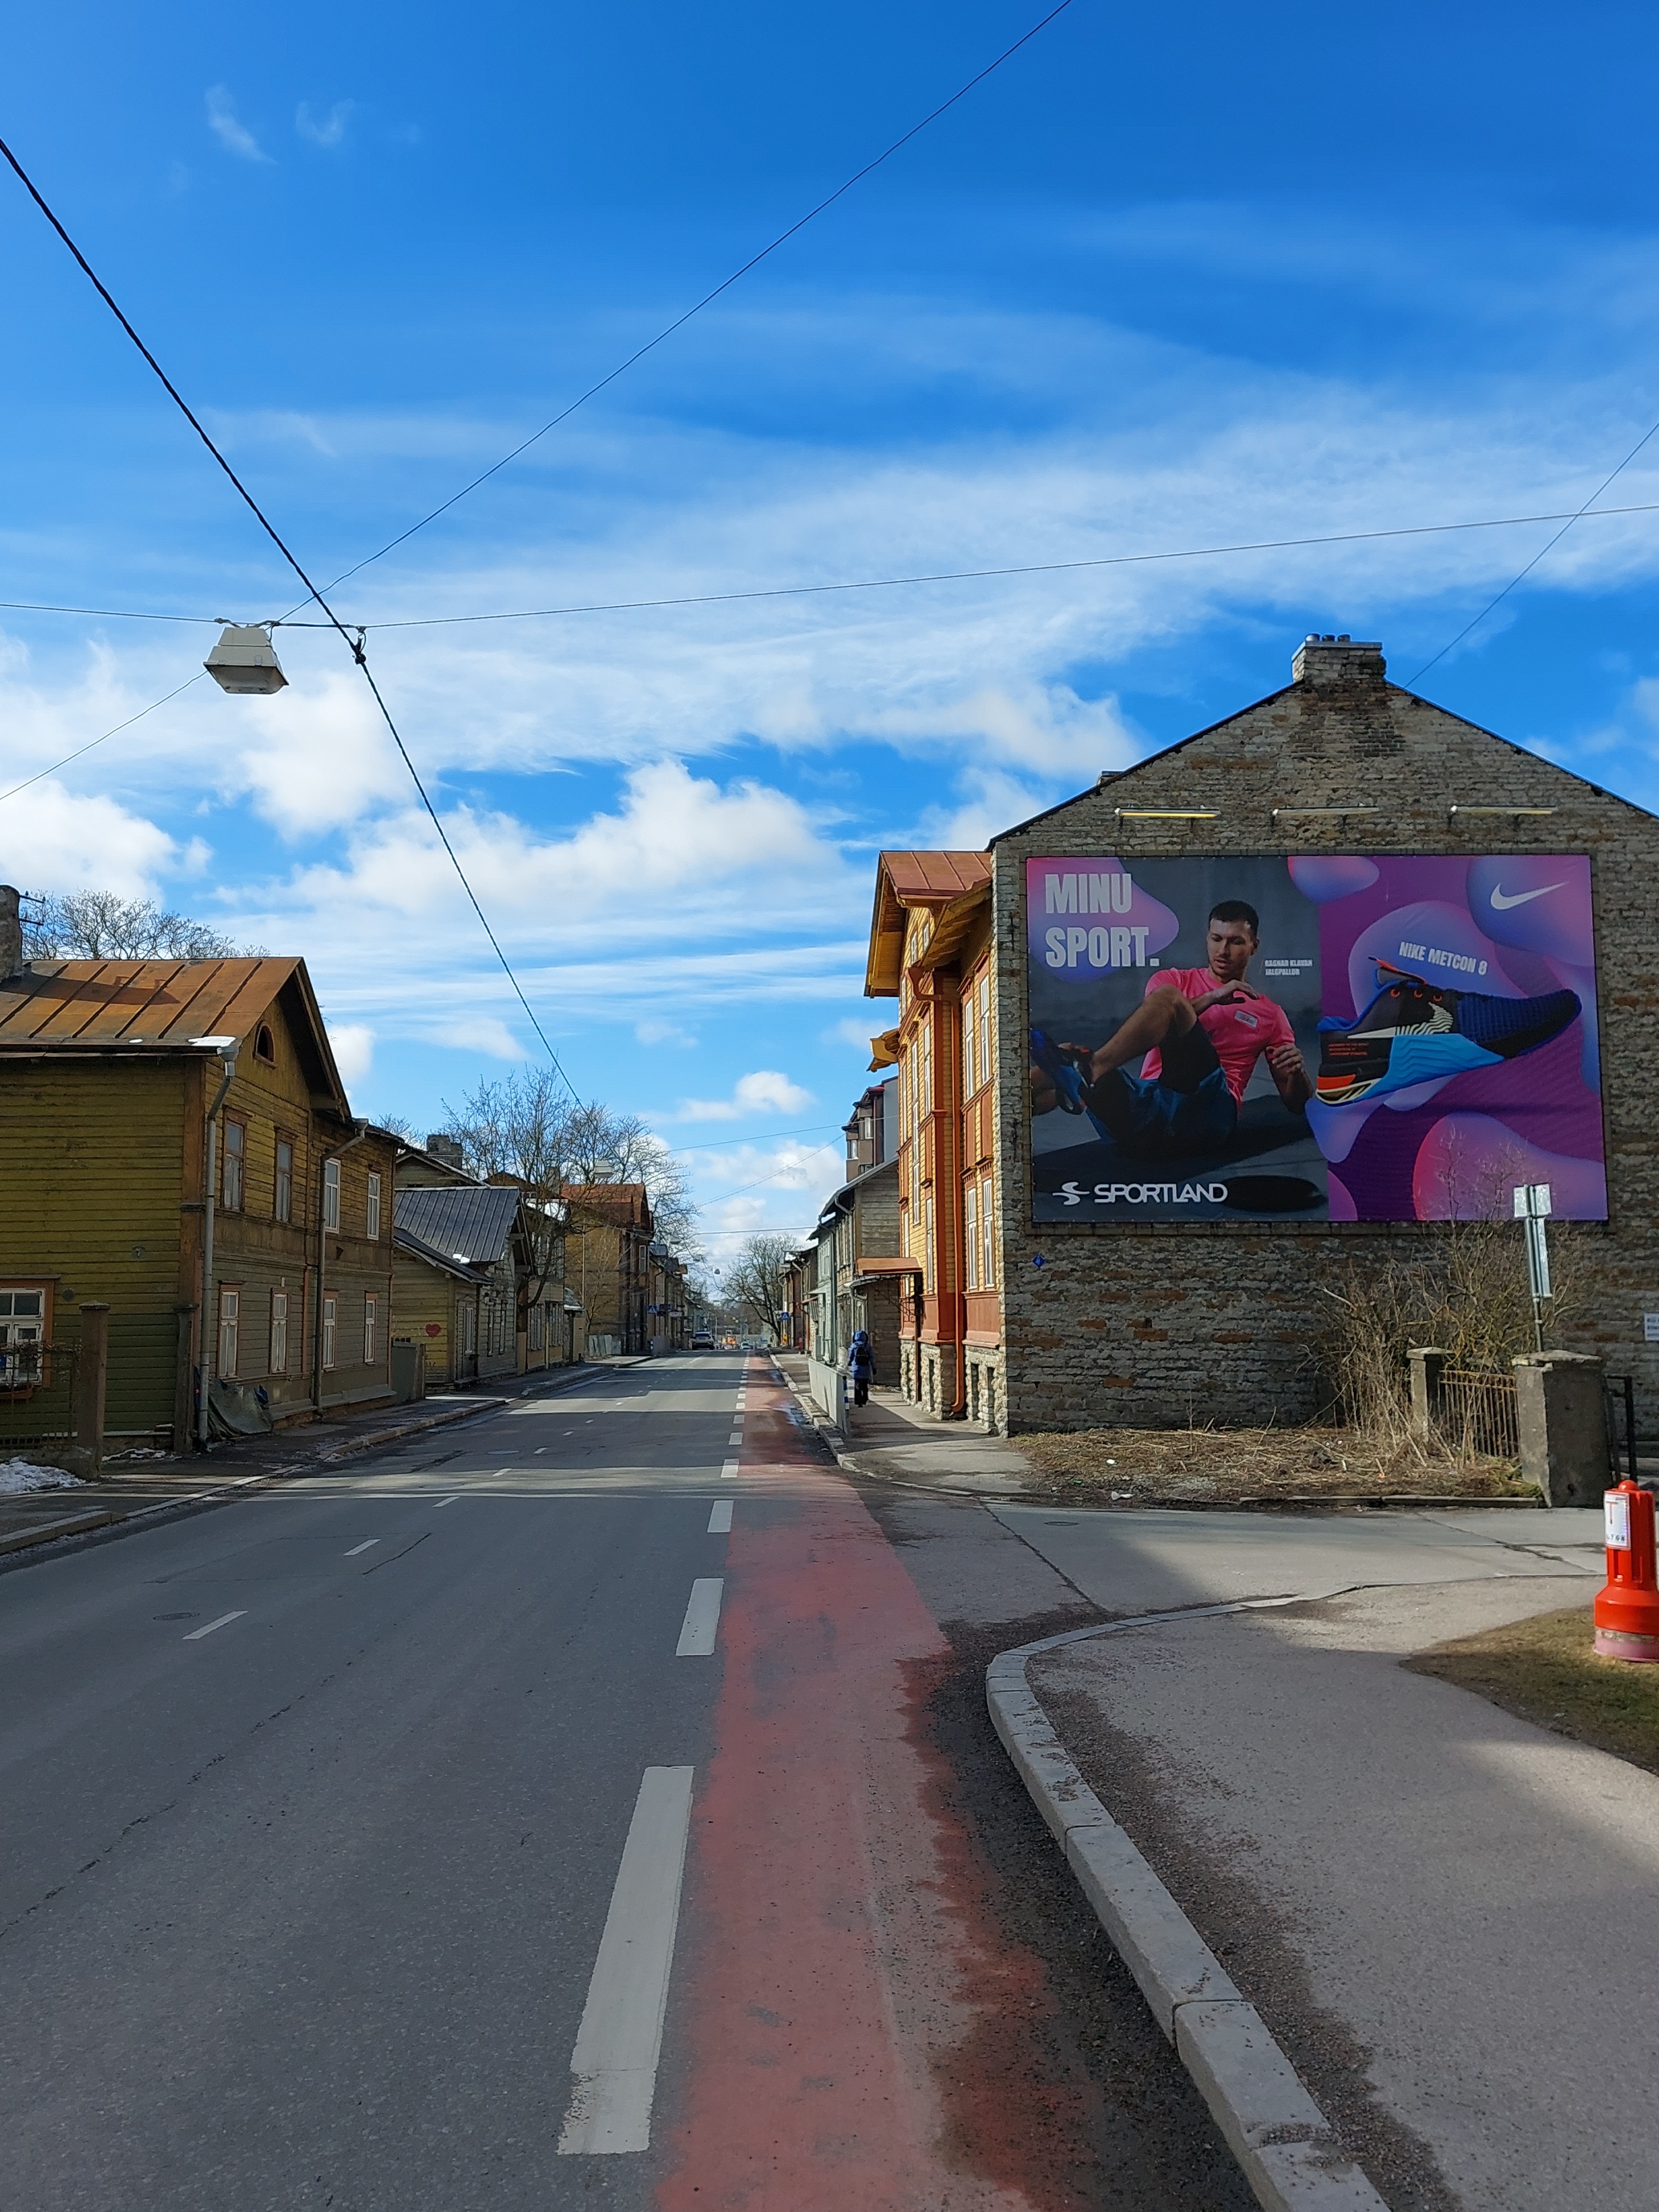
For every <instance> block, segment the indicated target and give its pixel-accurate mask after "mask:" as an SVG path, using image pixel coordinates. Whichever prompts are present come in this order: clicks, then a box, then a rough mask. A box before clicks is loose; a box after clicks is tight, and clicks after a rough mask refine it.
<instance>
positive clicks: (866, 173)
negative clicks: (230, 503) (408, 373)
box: [19, 0, 1072, 613]
mask: <svg viewBox="0 0 1659 2212" xmlns="http://www.w3.org/2000/svg"><path fill="white" fill-rule="evenodd" d="M1071 4H1072V0H1060V5H1059V6H1058V7H1057V8H1051V9H1049V10H1048V14H1047V15H1043V16H1042V17H1041V18H1039V20H1038V21H1036V22H1035V23H1033V24H1032V26H1031V27H1030V30H1029V31H1024V32H1022V33H1021V34H1020V36H1019V37H1018V38H1017V39H1016V40H1014V43H1013V44H1012V46H1005V47H1004V48H1003V50H1002V52H1000V54H999V55H998V56H997V57H996V58H995V60H994V61H989V62H987V63H986V64H985V66H984V68H983V69H981V70H976V71H975V74H974V75H973V76H970V77H969V80H968V82H967V83H966V84H964V85H961V86H959V87H958V88H957V90H956V91H955V92H953V93H952V94H951V97H950V98H949V99H948V100H941V101H940V102H939V106H937V107H935V108H933V109H931V110H930V111H929V112H928V113H927V114H926V115H924V116H923V117H922V118H921V122H920V123H913V124H912V125H910V128H909V129H908V131H905V132H904V133H903V134H902V137H897V138H895V139H894V141H893V143H892V144H891V145H890V146H885V147H884V148H883V149H882V150H881V152H880V153H879V154H878V155H876V156H875V158H874V160H873V161H866V163H865V164H864V167H862V168H861V169H854V172H853V173H852V175H851V176H850V177H848V179H846V181H845V182H844V183H843V184H839V185H836V189H835V191H833V192H830V193H829V194H828V195H827V196H826V197H824V198H823V199H821V200H820V201H819V202H818V203H817V206H816V207H811V208H808V210H806V212H805V215H803V216H797V217H796V218H795V220H794V222H792V223H791V224H790V225H789V228H787V230H781V231H780V232H779V233H778V234H777V236H776V237H775V239H774V240H772V242H771V244H770V245H769V246H762V248H761V249H760V252H758V253H751V254H750V257H749V258H748V260H747V261H745V262H744V263H743V264H741V266H740V267H738V268H736V269H734V270H732V273H731V275H730V276H726V277H722V278H721V280H720V283H718V284H716V285H715V287H714V289H713V291H711V292H705V293H704V294H703V295H702V299H700V300H698V301H695V302H694V303H693V305H692V306H690V307H687V308H686V309H685V311H684V313H682V314H678V315H676V316H675V318H674V319H673V321H672V322H671V323H665V324H664V325H663V327H662V328H661V330H659V331H658V332H657V334H656V336H655V337H651V338H647V340H646V342H645V343H644V344H643V345H641V346H636V347H635V349H634V351H633V352H632V353H630V354H629V356H628V358H627V359H626V360H625V361H619V362H617V366H616V367H615V368H613V369H610V370H608V371H607V372H606V374H605V375H603V376H602V377H600V378H599V380H598V381H597V383H593V384H590V385H589V386H588V387H587V389H586V392H579V393H578V394H577V395H576V397H575V398H574V399H573V400H572V401H571V402H570V404H569V405H568V406H567V407H562V408H561V409H560V410H559V411H558V413H557V414H556V415H555V416H552V417H550V420H549V421H547V422H544V423H543V424H542V427H541V428H540V429H539V430H532V433H531V435H529V437H527V438H524V439H521V440H520V442H519V443H518V444H517V445H516V446H514V447H513V450H512V452H511V453H503V454H502V455H501V459H500V460H499V461H495V462H492V463H491V465H490V466H489V468H487V469H485V470H484V471H483V473H482V474H481V475H479V476H476V477H473V478H472V481H471V483H464V484H463V485H462V486H461V488H460V489H459V491H458V492H453V493H452V494H451V495H450V496H449V497H448V498H447V500H445V501H442V503H441V505H440V506H437V507H434V508H433V510H432V512H431V513H430V514H423V515H422V517H421V519H420V520H419V521H418V522H411V523H410V526H409V527H408V529H407V530H400V531H399V532H398V535H397V536H396V537H395V538H388V540H387V541H386V544H384V545H382V546H381V547H380V550H379V552H377V553H366V554H365V555H364V556H363V558H362V560H361V561H358V562H354V564H353V565H352V566H351V567H350V568H343V569H342V570H341V571H340V574H338V575H337V576H336V577H335V578H334V580H333V581H332V582H331V584H329V585H328V586H326V588H327V589H328V590H329V591H334V590H336V589H337V587H338V586H340V585H342V584H343V583H344V582H345V580H346V579H347V578H348V577H349V576H355V575H356V574H359V573H360V572H361V571H362V569H364V568H368V567H370V566H371V565H372V564H373V563H374V562H376V561H383V560H384V559H385V558H386V555H387V554H388V553H391V552H393V551H395V550H396V549H397V548H398V546H399V545H402V544H406V543H407V541H408V540H409V539H410V538H413V537H414V536H415V534H416V532H417V531H422V530H424V529H426V528H427V526H428V524H430V523H434V522H435V521H436V520H438V518H439V516H440V515H442V514H447V513H448V512H449V510H450V508H451V507H456V506H459V503H460V501H462V500H464V499H465V498H466V497H467V496H468V495H469V494H471V493H472V492H475V491H477V489H478V487H479V485H480V484H485V483H489V479H490V478H491V477H495V476H499V475H500V474H501V471H502V470H503V469H504V468H507V467H508V466H509V465H511V464H512V463H513V461H516V460H517V459H518V458H519V456H520V454H521V453H528V452H529V451H530V448H531V447H532V446H534V445H538V444H539V443H540V441H542V440H543V439H544V437H546V436H547V435H548V433H549V431H550V430H556V429H557V428H558V427H559V425H560V423H561V422H568V421H569V419H570V417H571V416H573V415H574V413H575V412H576V410H578V408H580V407H586V404H587V403H588V401H589V400H590V399H595V398H598V397H599V393H600V392H603V391H605V389H606V387H607V386H610V385H612V384H614V383H615V382H616V381H617V378H618V377H619V376H625V375H626V374H628V371H629V369H630V368H633V367H634V366H635V363H636V362H641V361H643V360H644V359H645V357H646V356H647V354H649V353H654V352H655V351H656V349H657V348H658V347H659V345H662V344H664V343H665V342H666V341H667V340H668V339H669V338H671V337H673V335H674V333H675V331H681V330H684V328H685V325H687V324H688V323H689V322H690V321H691V320H692V319H693V318H694V317H696V316H697V315H700V314H702V311H703V309H704V308H705V307H713V305H714V302H715V301H716V300H718V299H719V298H720V295H722V294H723V293H726V292H729V291H730V290H731V289H732V286H733V285H734V284H738V283H741V282H742V280H743V279H744V277H745V276H748V275H749V273H750V270H754V269H758V268H759V267H760V264H762V262H763V261H765V260H769V258H770V257H771V256H772V255H773V254H775V252H777V251H778V249H779V247H780V246H787V244H788V242H789V240H791V239H792V238H793V237H794V236H795V235H796V234H798V233H799V232H800V231H803V230H805V228H806V226H807V224H808V223H809V222H816V221H817V217H818V216H821V215H823V213H824V212H825V210H827V209H829V208H832V207H834V205H835V204H836V201H837V200H840V199H844V198H845V197H847V195H848V192H850V191H852V190H853V187H854V185H861V184H862V183H863V182H864V179H866V177H870V176H873V175H874V174H875V173H876V171H877V170H878V169H879V168H880V167H882V165H883V163H884V162H886V161H891V160H892V158H893V156H894V155H895V154H897V153H899V152H901V151H902V149H903V148H905V147H906V146H908V144H909V143H910V141H911V140H912V139H913V138H918V137H921V133H922V132H923V131H926V130H927V127H928V125H930V124H933V123H937V122H938V121H939V118H940V116H941V115H947V114H948V113H949V112H950V111H951V108H953V107H955V106H957V105H958V103H959V102H960V101H962V100H966V99H967V97H968V95H969V93H970V92H972V91H974V90H975V88H976V87H977V86H979V85H981V84H983V83H984V82H985V80H986V78H987V77H988V76H994V75H995V74H996V72H997V70H1000V68H1001V67H1002V65H1003V64H1004V63H1005V62H1007V61H1012V59H1013V58H1014V56H1015V55H1016V54H1017V53H1018V52H1019V51H1020V49H1021V47H1022V46H1030V43H1031V41H1032V40H1033V39H1035V38H1036V36H1037V34H1038V33H1039V32H1042V31H1046V30H1047V29H1048V26H1049V24H1050V23H1052V22H1053V21H1054V19H1055V17H1056V16H1059V15H1064V14H1065V13H1066V9H1068V8H1069V7H1070V6H1071ZM19 174H20V175H21V171H19ZM298 611H299V610H298V609H297V608H296V609H295V612H296V613H297V612H298Z"/></svg>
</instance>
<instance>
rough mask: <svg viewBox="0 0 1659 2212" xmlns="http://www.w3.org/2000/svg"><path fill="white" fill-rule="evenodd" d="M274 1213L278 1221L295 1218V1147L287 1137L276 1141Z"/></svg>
mask: <svg viewBox="0 0 1659 2212" xmlns="http://www.w3.org/2000/svg"><path fill="white" fill-rule="evenodd" d="M273 1211H274V1212H275V1214H276V1218H277V1220H278V1221H292V1220H293V1218H294V1147H293V1146H292V1145H291V1144H290V1143H289V1140H288V1139H287V1138H286V1137H278V1138H277V1139H276V1202H275V1206H274V1207H273Z"/></svg>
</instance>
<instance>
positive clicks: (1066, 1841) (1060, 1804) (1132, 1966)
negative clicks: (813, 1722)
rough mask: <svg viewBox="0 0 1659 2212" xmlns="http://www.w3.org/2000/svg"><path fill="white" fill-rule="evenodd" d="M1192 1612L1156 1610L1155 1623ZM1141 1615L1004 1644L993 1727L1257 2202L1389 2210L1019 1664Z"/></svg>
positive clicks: (1296, 2208)
mask: <svg viewBox="0 0 1659 2212" xmlns="http://www.w3.org/2000/svg"><path fill="white" fill-rule="evenodd" d="M1259 1602H1260V1601H1257V1603H1256V1604H1255V1605H1252V1604H1250V1603H1249V1602H1248V1601H1247V1603H1245V1604H1243V1605H1238V1604H1234V1605H1217V1606H1206V1607H1197V1608H1194V1612H1198V1613H1235V1612H1244V1611H1248V1610H1255V1609H1258V1606H1259ZM1278 1602H1279V1603H1281V1604H1282V1603H1285V1602H1287V1601H1285V1600H1279V1601H1278ZM1288 1602H1292V1603H1293V1602H1297V1601H1295V1600H1291V1601H1288ZM1191 1617H1193V1615H1192V1613H1186V1614H1163V1615H1158V1616H1154V1618H1156V1619H1157V1620H1160V1621H1162V1622H1163V1623H1164V1624H1165V1625H1167V1624H1168V1622H1169V1621H1170V1620H1178V1619H1184V1618H1191ZM1150 1625H1151V1622H1150V1620H1146V1619H1145V1618H1142V1619H1137V1620H1121V1621H1107V1622H1103V1624H1101V1625H1100V1626H1097V1627H1093V1628H1082V1629H1073V1630H1071V1631H1070V1632H1067V1633H1066V1634H1065V1635H1062V1636H1049V1637H1045V1638H1042V1641H1041V1642H1039V1643H1036V1644H1021V1645H1020V1646H1018V1649H1016V1650H1012V1651H1004V1652H1002V1653H1000V1655H999V1656H997V1657H996V1658H995V1659H994V1660H993V1661H992V1662H991V1664H990V1666H989V1668H987V1672H986V1677H985V1697H986V1703H987V1705H988V1707H989V1708H990V1714H991V1725H992V1726H993V1727H994V1729H995V1730H996V1732H997V1735H998V1736H999V1737H1000V1740H1001V1741H1002V1745H1003V1747H1004V1749H1005V1750H1006V1752H1007V1753H1008V1756H1009V1757H1010V1758H1011V1759H1012V1760H1013V1762H1014V1765H1015V1767H1016V1768H1017V1770H1018V1773H1019V1776H1020V1779H1021V1780H1022V1781H1023V1782H1024V1784H1025V1787H1026V1789H1027V1790H1029V1791H1030V1795H1031V1799H1032V1802H1034V1803H1035V1805H1036V1808H1037V1810H1038V1812H1040V1813H1041V1814H1042V1817H1043V1820H1045V1821H1046V1822H1047V1824H1048V1828H1049V1830H1050V1832H1051V1833H1052V1834H1053V1836H1054V1841H1055V1842H1056V1843H1057V1844H1059V1845H1060V1849H1061V1850H1062V1851H1063V1852H1064V1853H1065V1855H1066V1864H1067V1866H1069V1867H1070V1868H1071V1869H1072V1872H1073V1874H1074V1875H1076V1877H1077V1879H1078V1881H1079V1884H1080V1885H1081V1887H1082V1889H1083V1892H1084V1894H1085V1896H1086V1897H1087V1899H1088V1900H1089V1902H1090V1904H1091V1905H1092V1906H1093V1907H1094V1910H1095V1913H1096V1915H1097V1917H1098V1919H1099V1921H1100V1923H1101V1925H1102V1927H1103V1928H1104V1929H1105V1930H1106V1933H1107V1934H1108V1935H1109V1936H1110V1937H1111V1939H1112V1942H1113V1945H1114V1947H1115V1949H1116V1951H1117V1953H1118V1954H1119V1956H1120V1957H1121V1959H1122V1960H1123V1963H1124V1964H1125V1966H1127V1967H1128V1969H1129V1972H1131V1973H1132V1974H1133V1976H1134V1978H1135V1980H1136V1982H1137V1984H1139V1989H1140V1993H1141V1995H1142V1996H1144V1997H1145V1998H1146V2002H1147V2003H1148V2004H1149V2005H1150V2006H1151V2007H1152V2015H1153V2017H1154V2018H1155V2019H1156V2020H1157V2021H1158V2026H1159V2027H1161V2028H1162V2029H1163V2031H1164V2034H1165V2035H1166V2036H1168V2037H1169V2039H1170V2042H1171V2043H1173V2044H1174V2045H1175V2047H1176V2052H1177V2053H1178V2054H1179V2056H1180V2058H1181V2062H1182V2065H1183V2066H1185V2068H1186V2069H1187V2071H1188V2073H1189V2074H1190V2075H1192V2077H1193V2079H1194V2081H1195V2082H1196V2083H1197V2084H1198V2087H1199V2089H1200V2093H1201V2094H1202V2096H1203V2099H1204V2101H1205V2103H1206V2105H1207V2106H1209V2108H1210V2111H1211V2113H1212V2115H1213V2117H1214V2119H1215V2122H1216V2124H1217V2125H1218V2127H1219V2128H1220V2130H1221V2132H1222V2134H1223V2135H1224V2136H1225V2137H1226V2139H1227V2144H1228V2148H1230V2149H1231V2152H1232V2154H1233V2155H1234V2157H1235V2158H1237V2160H1238V2163H1239V2165H1240V2166H1241V2167H1242V2168H1243V2172H1244V2177H1245V2179H1246V2180H1247V2181H1248V2182H1249V2185H1250V2187H1251V2189H1252V2191H1254V2192H1255V2199H1256V2202H1257V2203H1258V2204H1261V2206H1263V2207H1264V2208H1265V2212H1388V2208H1387V2207H1386V2205H1385V2204H1384V2203H1383V2199H1382V2197H1379V2196H1378V2195H1377V2193H1376V2190H1375V2189H1373V2188H1372V2186H1371V2185H1370V2182H1369V2181H1368V2180H1367V2179H1365V2176H1364V2174H1363V2173H1362V2172H1360V2170H1359V2168H1358V2166H1355V2165H1354V2164H1353V2162H1352V2160H1350V2159H1349V2158H1348V2157H1347V2156H1346V2154H1345V2153H1344V2152H1343V2151H1342V2149H1341V2148H1340V2145H1339V2143H1338V2142H1337V2141H1336V2138H1335V2136H1334V2134H1333V2132H1332V2130H1331V2128H1330V2125H1329V2123H1328V2121H1327V2120H1326V2118H1325V2116H1324V2114H1323V2113H1322V2112H1321V2111H1320V2109H1319V2106H1317V2105H1316V2103H1315V2102H1314V2100H1313V2098H1312V2097H1311V2096H1310V2094H1309V2092H1308V2089H1307V2087H1306V2084H1305V2083H1304V2081H1303V2080H1302V2078H1301V2076H1300V2075H1298V2074H1297V2071H1296V2069H1295V2068H1294V2067H1293V2066H1292V2065H1291V2062H1290V2060H1289V2059H1288V2058H1286V2057H1285V2054H1284V2052H1283V2051H1281V2050H1280V2049H1279V2045H1278V2044H1277V2043H1276V2042H1275V2041H1274V2040H1273V2037H1272V2035H1271V2034H1270V2033H1268V2031H1267V2027H1266V2025H1265V2023H1264V2022H1263V2021H1262V2019H1261V2015H1260V2014H1259V2013H1258V2012H1257V2011H1256V2008H1255V2006H1254V2005H1253V2004H1251V2003H1250V2002H1249V2000H1248V1999H1247V1998H1246V1997H1245V1996H1243V1994H1242V1992H1241V1991H1240V1990H1237V1988H1235V1986H1234V1984H1233V1983H1232V1981H1231V1978H1229V1976H1228V1974H1227V1972H1226V1971H1225V1968H1224V1967H1223V1966H1222V1965H1221V1962H1220V1960H1218V1959H1217V1957H1216V1956H1215V1954H1214V1953H1213V1952H1212V1951H1211V1950H1210V1948H1208V1946H1207V1945H1206V1943H1205V1942H1204V1940H1203V1938H1202V1937H1201V1936H1200V1934H1199V1932H1198V1930H1197V1929H1195V1928H1194V1926H1193V1923H1192V1922H1191V1921H1190V1920H1188V1917H1187V1916H1186V1914H1185V1913H1184V1912H1183V1911H1182V1910H1181V1907H1180V1906H1179V1905H1177V1904H1176V1901H1175V1899H1174V1898H1172V1897H1171V1896H1170V1893H1169V1891H1168V1890H1167V1889H1165V1887H1164V1884H1163V1883H1162V1882H1161V1881H1159V1880H1158V1876H1157V1875H1155V1874H1154V1873H1153V1871H1152V1868H1151V1867H1150V1866H1149V1865H1148V1864H1147V1863H1146V1860H1145V1859H1144V1858H1143V1857H1141V1855H1140V1853H1139V1850H1137V1849H1136V1848H1135V1846H1134V1844H1133V1843H1132V1842H1131V1841H1130V1839H1129V1838H1128V1836H1127V1834H1126V1833H1125V1832H1124V1831H1123V1830H1122V1829H1121V1827H1120V1826H1118V1824H1117V1822H1116V1821H1115V1820H1113V1818H1112V1816H1111V1814H1109V1812H1108V1811H1107V1810H1106V1808H1105V1807H1104V1806H1103V1804H1102V1803H1101V1802H1100V1800H1099V1798H1098V1797H1097V1796H1096V1795H1095V1793H1094V1791H1093V1790H1091V1789H1090V1787H1089V1785H1088V1784H1087V1783H1086V1782H1085V1780H1084V1778H1083V1777H1082V1775H1081V1774H1080V1773H1079V1771H1078V1769H1077V1767H1076V1765H1075V1764H1074V1763H1073V1759H1072V1757H1071V1754H1070V1753H1068V1752H1067V1751H1066V1747H1065V1745H1064V1744H1063V1743H1061V1741H1060V1738H1059V1737H1058V1735H1055V1733H1054V1726H1053V1723H1051V1722H1050V1720H1049V1718H1048V1714H1047V1713H1046V1712H1045V1711H1043V1709H1042V1703H1041V1701H1040V1700H1039V1699H1038V1698H1037V1696H1036V1692H1035V1691H1033V1690H1032V1688H1031V1687H1030V1683H1029V1682H1028V1681H1027V1680H1026V1674H1025V1669H1026V1666H1027V1663H1028V1662H1030V1660H1031V1659H1033V1658H1035V1657H1036V1655H1037V1654H1038V1653H1039V1652H1043V1651H1052V1650H1056V1649H1057V1648H1059V1647H1060V1646H1061V1645H1063V1644H1076V1643H1080V1642H1082V1641H1083V1640H1084V1639H1085V1638H1089V1637H1095V1636H1104V1635H1109V1634H1111V1633H1112V1632H1114V1631H1115V1630H1118V1629H1123V1628H1131V1627H1140V1626H1150Z"/></svg>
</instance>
